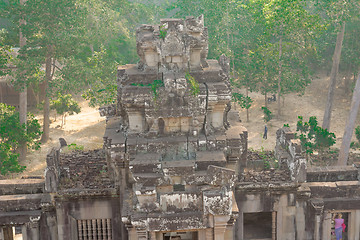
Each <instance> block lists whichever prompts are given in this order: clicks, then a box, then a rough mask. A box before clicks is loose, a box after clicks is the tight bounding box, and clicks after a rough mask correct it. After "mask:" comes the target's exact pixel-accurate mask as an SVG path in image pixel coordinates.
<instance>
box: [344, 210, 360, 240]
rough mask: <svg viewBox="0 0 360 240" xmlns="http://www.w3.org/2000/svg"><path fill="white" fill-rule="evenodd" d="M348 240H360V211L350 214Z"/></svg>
mask: <svg viewBox="0 0 360 240" xmlns="http://www.w3.org/2000/svg"><path fill="white" fill-rule="evenodd" d="M347 227H348V239H354V240H359V239H360V210H354V211H351V212H350V215H349V219H348V226H347Z"/></svg>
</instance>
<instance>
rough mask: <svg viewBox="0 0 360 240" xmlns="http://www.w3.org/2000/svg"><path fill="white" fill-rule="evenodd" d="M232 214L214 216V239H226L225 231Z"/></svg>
mask: <svg viewBox="0 0 360 240" xmlns="http://www.w3.org/2000/svg"><path fill="white" fill-rule="evenodd" d="M229 219H230V216H228V215H217V216H214V240H225V231H226V226H227V222H228V221H229Z"/></svg>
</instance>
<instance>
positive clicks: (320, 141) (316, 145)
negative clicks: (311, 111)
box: [296, 116, 336, 156]
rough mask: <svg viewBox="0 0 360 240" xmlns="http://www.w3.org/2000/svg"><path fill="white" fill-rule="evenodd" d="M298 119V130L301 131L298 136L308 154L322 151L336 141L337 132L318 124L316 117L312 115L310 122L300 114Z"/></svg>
mask: <svg viewBox="0 0 360 240" xmlns="http://www.w3.org/2000/svg"><path fill="white" fill-rule="evenodd" d="M298 119H299V120H298V122H297V124H296V131H297V132H300V135H299V134H296V137H297V138H299V139H300V141H301V145H302V148H303V150H304V151H305V153H306V155H307V156H310V155H311V154H313V153H314V151H315V150H316V151H319V153H322V152H323V151H324V150H325V149H328V148H330V147H331V146H332V145H334V144H335V143H336V136H335V134H334V133H331V132H329V131H328V130H327V129H324V128H322V127H320V126H318V121H317V119H316V117H314V116H313V117H310V118H309V121H308V122H305V121H304V119H303V117H302V116H298Z"/></svg>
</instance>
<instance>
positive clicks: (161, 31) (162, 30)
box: [159, 25, 167, 40]
mask: <svg viewBox="0 0 360 240" xmlns="http://www.w3.org/2000/svg"><path fill="white" fill-rule="evenodd" d="M159 34H160V35H159V37H160V38H161V39H162V40H164V39H165V37H166V34H167V29H166V27H165V26H164V25H161V26H160V29H159Z"/></svg>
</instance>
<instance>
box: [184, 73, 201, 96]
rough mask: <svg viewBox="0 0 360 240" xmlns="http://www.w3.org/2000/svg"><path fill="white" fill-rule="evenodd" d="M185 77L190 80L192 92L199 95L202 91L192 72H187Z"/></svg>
mask: <svg viewBox="0 0 360 240" xmlns="http://www.w3.org/2000/svg"><path fill="white" fill-rule="evenodd" d="M185 78H186V80H187V81H188V83H189V85H190V93H191V95H193V96H197V95H199V93H200V87H199V83H198V81H196V80H195V78H194V77H193V76H191V75H190V73H188V72H187V73H185Z"/></svg>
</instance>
